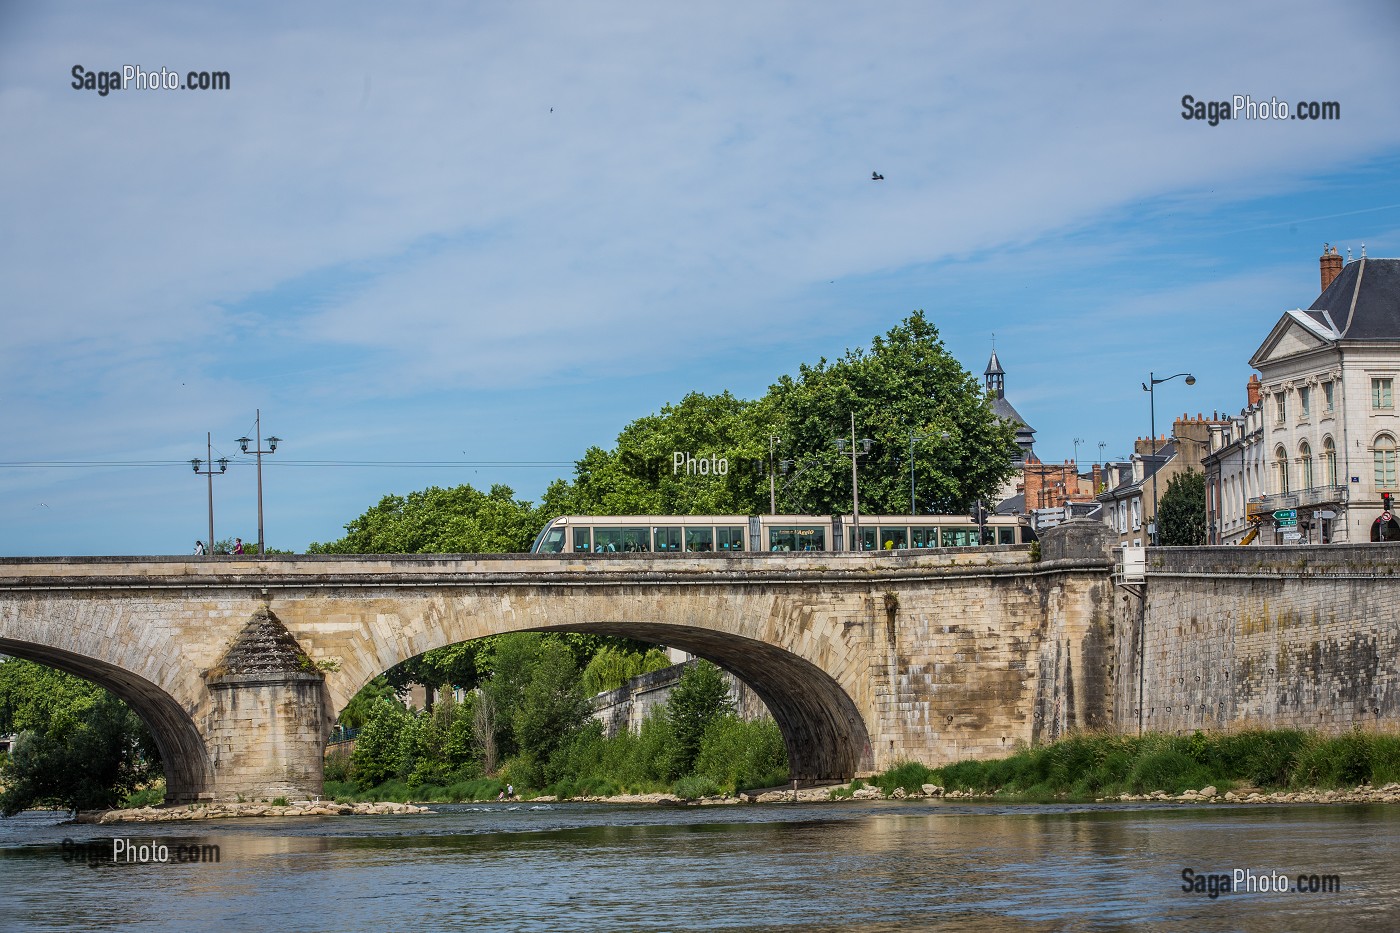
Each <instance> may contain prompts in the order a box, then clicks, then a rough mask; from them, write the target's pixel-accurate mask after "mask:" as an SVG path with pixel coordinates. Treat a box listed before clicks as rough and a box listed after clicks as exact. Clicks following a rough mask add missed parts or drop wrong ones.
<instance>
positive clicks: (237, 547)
mask: <svg viewBox="0 0 1400 933" xmlns="http://www.w3.org/2000/svg"><path fill="white" fill-rule="evenodd" d="M233 553H235V554H242V553H243V539H242V538H234V539H233Z"/></svg>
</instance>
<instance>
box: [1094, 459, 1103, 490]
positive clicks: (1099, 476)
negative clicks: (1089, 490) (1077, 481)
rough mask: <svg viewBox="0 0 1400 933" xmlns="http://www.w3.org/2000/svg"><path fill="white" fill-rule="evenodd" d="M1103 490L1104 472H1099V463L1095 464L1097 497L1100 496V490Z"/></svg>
mask: <svg viewBox="0 0 1400 933" xmlns="http://www.w3.org/2000/svg"><path fill="white" fill-rule="evenodd" d="M1102 488H1103V472H1102V471H1100V470H1099V465H1098V464H1097V463H1095V464H1094V495H1096V496H1097V495H1098V494H1099V490H1100V489H1102Z"/></svg>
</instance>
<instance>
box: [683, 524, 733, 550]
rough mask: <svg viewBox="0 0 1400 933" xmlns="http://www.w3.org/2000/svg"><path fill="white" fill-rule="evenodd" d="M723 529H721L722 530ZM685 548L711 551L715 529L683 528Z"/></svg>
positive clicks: (713, 545)
mask: <svg viewBox="0 0 1400 933" xmlns="http://www.w3.org/2000/svg"><path fill="white" fill-rule="evenodd" d="M723 530H725V529H721V531H723ZM685 549H686V550H687V551H713V550H714V549H715V531H714V529H713V528H687V529H686V530H685Z"/></svg>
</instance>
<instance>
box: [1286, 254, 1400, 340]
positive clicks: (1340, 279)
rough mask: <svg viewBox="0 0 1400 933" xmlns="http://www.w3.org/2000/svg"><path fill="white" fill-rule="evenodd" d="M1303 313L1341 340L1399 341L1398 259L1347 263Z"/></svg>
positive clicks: (1399, 290)
mask: <svg viewBox="0 0 1400 933" xmlns="http://www.w3.org/2000/svg"><path fill="white" fill-rule="evenodd" d="M1305 313H1306V314H1307V315H1308V316H1309V317H1311V318H1312V319H1313V320H1315V321H1317V322H1318V323H1319V324H1322V325H1323V326H1324V327H1327V326H1330V327H1334V328H1335V329H1336V331H1337V332H1338V333H1340V334H1341V338H1342V339H1343V340H1395V339H1397V338H1400V259H1356V260H1353V261H1351V262H1349V263H1347V264H1346V265H1345V266H1343V267H1342V271H1341V274H1340V275H1338V276H1337V278H1336V279H1334V280H1333V281H1332V284H1331V285H1329V286H1327V290H1326V291H1324V292H1323V293H1322V294H1321V295H1318V296H1317V300H1316V301H1314V302H1313V303H1312V306H1311V307H1310V308H1308V310H1307V311H1306V312H1305ZM1329 317H1330V318H1331V320H1330V321H1329V320H1327V319H1328V318H1329Z"/></svg>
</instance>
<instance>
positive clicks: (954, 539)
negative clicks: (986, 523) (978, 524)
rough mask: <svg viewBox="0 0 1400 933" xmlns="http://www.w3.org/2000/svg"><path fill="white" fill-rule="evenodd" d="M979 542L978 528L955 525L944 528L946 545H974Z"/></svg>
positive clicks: (944, 544) (944, 543)
mask: <svg viewBox="0 0 1400 933" xmlns="http://www.w3.org/2000/svg"><path fill="white" fill-rule="evenodd" d="M976 544H977V529H976V528H967V527H963V526H954V527H950V528H944V529H943V546H944V547H973V546H974V545H976Z"/></svg>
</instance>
